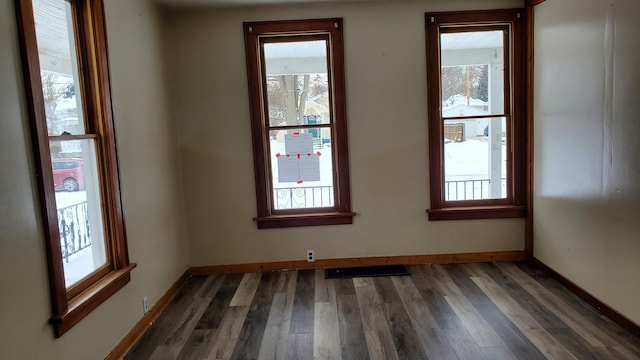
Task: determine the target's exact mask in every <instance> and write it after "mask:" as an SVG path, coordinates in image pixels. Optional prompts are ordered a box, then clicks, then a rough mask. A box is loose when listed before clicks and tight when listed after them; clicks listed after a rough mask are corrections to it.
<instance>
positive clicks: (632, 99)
mask: <svg viewBox="0 0 640 360" xmlns="http://www.w3.org/2000/svg"><path fill="white" fill-rule="evenodd" d="M638 14H640V3H639V2H638V1H637V0H615V1H613V0H612V1H602V0H565V1H551V0H550V1H546V2H544V3H543V4H541V5H539V6H537V7H536V10H535V24H536V25H535V114H534V115H535V131H534V134H535V152H534V154H535V165H534V196H535V199H534V209H535V211H534V246H535V250H534V253H535V256H536V257H537V258H538V259H540V260H541V261H542V262H544V263H546V264H547V265H549V266H551V267H552V268H554V269H555V270H557V271H559V272H560V273H561V274H563V275H564V276H566V277H567V278H569V279H570V280H572V281H574V282H575V283H576V284H578V285H579V286H580V287H582V288H584V289H585V290H587V291H588V292H589V293H591V294H593V295H594V296H595V297H597V298H598V299H600V300H601V301H603V302H604V303H606V304H608V305H609V306H611V307H613V308H614V309H616V310H618V311H619V312H621V313H623V314H624V315H626V316H627V317H628V318H629V319H631V320H632V321H635V322H636V323H637V324H640V307H638V304H640V281H639V280H638V274H640V235H639V234H640V221H639V220H640V141H638V137H639V136H640V121H639V115H638V114H640V68H639V67H638V64H640V36H638V34H640V25H639V23H638V20H637V15H638Z"/></svg>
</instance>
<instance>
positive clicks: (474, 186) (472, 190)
mask: <svg viewBox="0 0 640 360" xmlns="http://www.w3.org/2000/svg"><path fill="white" fill-rule="evenodd" d="M501 183H502V184H501V187H502V194H505V192H506V186H507V179H504V178H503V179H501ZM490 185H491V180H490V179H475V180H450V181H445V182H444V198H445V199H446V200H481V199H490V198H491V190H490Z"/></svg>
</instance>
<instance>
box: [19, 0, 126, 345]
mask: <svg viewBox="0 0 640 360" xmlns="http://www.w3.org/2000/svg"><path fill="white" fill-rule="evenodd" d="M66 1H68V2H69V3H70V4H71V7H72V13H73V20H72V21H73V23H74V24H73V25H74V35H75V36H74V38H75V43H76V44H75V45H76V49H77V50H76V52H77V58H78V67H79V69H81V71H80V75H79V78H80V83H79V85H80V88H81V91H82V95H83V113H84V121H85V128H86V133H85V134H83V135H67V134H64V135H60V136H49V134H48V130H47V120H46V115H45V107H44V96H43V90H42V83H41V78H40V60H39V53H38V44H37V39H36V29H35V21H34V12H33V3H32V0H16V15H17V20H18V28H19V36H20V47H21V53H22V67H23V72H24V79H25V90H26V98H27V107H28V109H27V110H28V114H29V119H30V126H31V136H32V142H33V147H34V158H35V159H34V161H35V170H36V178H37V183H38V184H37V185H38V190H39V199H40V207H41V211H42V217H43V223H44V224H43V225H44V240H45V249H46V257H47V264H48V273H49V288H50V295H51V309H52V316H51V318H50V320H49V322H50V323H51V324H52V325H53V328H54V333H55V336H56V337H60V336H62V335H63V334H65V333H66V332H67V331H68V330H69V329H71V328H72V327H73V326H74V325H75V324H77V323H78V322H79V321H80V320H82V319H83V318H84V317H86V316H87V315H88V314H90V313H91V312H92V311H93V310H94V309H96V308H97V307H98V306H99V305H100V304H102V303H103V302H105V301H106V300H107V299H108V298H109V297H110V296H112V295H113V294H115V293H116V292H117V291H118V290H119V289H121V288H122V287H123V286H125V285H126V284H127V283H128V282H129V281H130V280H131V276H130V272H131V270H132V269H133V268H134V267H135V266H136V264H133V263H130V262H129V255H128V249H127V241H126V237H125V228H124V220H123V212H122V204H121V199H120V184H119V175H118V164H117V154H116V143H115V131H114V125H113V118H112V110H111V94H110V83H109V68H108V61H107V41H106V36H107V35H106V29H105V20H104V5H103V1H102V0H66ZM82 139H93V140H95V148H96V161H97V164H98V178H99V186H100V192H101V201H102V204H103V209H102V217H103V223H104V225H103V226H104V237H105V247H106V248H105V252H106V254H107V255H106V264H105V265H103V266H102V267H100V268H99V269H97V270H95V271H94V272H92V273H91V274H90V275H89V276H88V277H86V278H85V279H83V280H81V281H79V282H78V283H76V284H74V285H72V286H71V287H69V288H67V287H66V285H65V275H64V267H63V258H62V249H61V245H60V234H59V230H58V215H57V209H56V198H55V189H54V181H53V172H52V165H51V155H50V149H49V142H50V141H51V140H55V141H66V140H82Z"/></svg>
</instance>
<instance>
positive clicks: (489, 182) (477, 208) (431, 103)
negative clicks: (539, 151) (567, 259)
mask: <svg viewBox="0 0 640 360" xmlns="http://www.w3.org/2000/svg"><path fill="white" fill-rule="evenodd" d="M522 13H523V12H522V11H521V10H517V9H515V10H494V11H475V12H448V13H427V14H426V37H427V86H428V94H427V95H428V96H427V103H428V117H429V120H428V121H429V161H430V171H429V172H430V195H431V208H430V209H428V210H427V212H428V213H429V219H430V220H455V219H485V218H505V217H523V216H524V215H525V209H526V207H525V206H524V204H525V156H526V154H525V149H526V148H525V146H526V134H525V118H524V108H523V104H524V102H523V97H524V94H523V92H524V88H523V80H522V77H523V67H524V57H523V48H524V47H523V46H522V42H523V41H524V38H523V35H522V22H521V19H520V18H521V15H520V14H522Z"/></svg>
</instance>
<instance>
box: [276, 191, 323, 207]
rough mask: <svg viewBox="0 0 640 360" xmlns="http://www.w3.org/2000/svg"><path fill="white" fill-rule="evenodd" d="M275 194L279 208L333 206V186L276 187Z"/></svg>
mask: <svg viewBox="0 0 640 360" xmlns="http://www.w3.org/2000/svg"><path fill="white" fill-rule="evenodd" d="M273 195H274V196H273V198H274V199H275V208H276V209H277V210H282V209H300V208H314V207H330V206H333V186H310V187H293V188H275V189H273Z"/></svg>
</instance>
